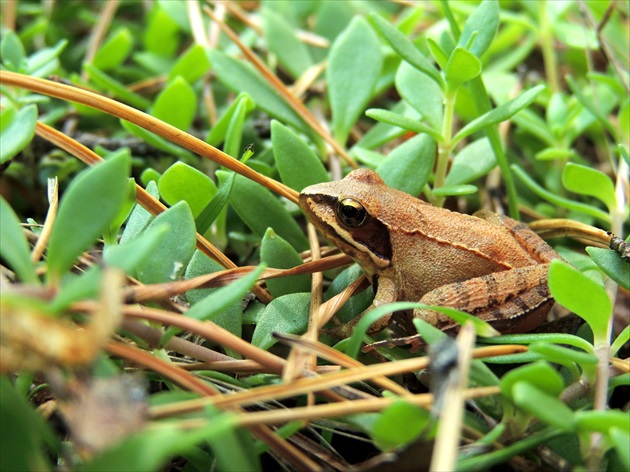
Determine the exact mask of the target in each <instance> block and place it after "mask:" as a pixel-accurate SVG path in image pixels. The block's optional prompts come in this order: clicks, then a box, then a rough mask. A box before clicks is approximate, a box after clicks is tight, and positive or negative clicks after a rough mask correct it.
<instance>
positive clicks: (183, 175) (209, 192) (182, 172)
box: [158, 162, 217, 217]
mask: <svg viewBox="0 0 630 472" xmlns="http://www.w3.org/2000/svg"><path fill="white" fill-rule="evenodd" d="M158 189H159V191H160V195H161V196H162V198H163V199H164V201H165V202H166V203H168V204H169V205H175V204H176V203H177V202H180V201H182V200H184V201H185V202H186V203H188V206H189V207H190V211H191V212H192V214H193V216H194V217H197V216H199V214H200V213H201V211H202V210H203V209H204V208H205V207H206V205H208V203H210V200H211V199H212V197H214V195H215V194H216V193H217V186H216V185H215V183H214V182H213V181H212V179H210V177H208V176H207V175H206V174H204V173H203V172H201V171H199V170H197V169H195V168H194V167H191V166H189V165H188V164H185V163H183V162H176V163H175V164H173V165H172V166H171V167H169V168H168V169H166V171H165V172H164V173H163V174H162V176H161V177H160V180H159V181H158Z"/></svg>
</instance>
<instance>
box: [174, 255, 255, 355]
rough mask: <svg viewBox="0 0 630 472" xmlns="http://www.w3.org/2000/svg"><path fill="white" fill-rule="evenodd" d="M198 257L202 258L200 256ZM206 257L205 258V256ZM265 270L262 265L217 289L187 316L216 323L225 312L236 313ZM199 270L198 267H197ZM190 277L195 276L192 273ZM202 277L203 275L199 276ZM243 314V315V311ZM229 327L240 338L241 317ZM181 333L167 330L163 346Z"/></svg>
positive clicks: (192, 307) (195, 305) (179, 330)
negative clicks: (237, 305) (216, 318)
mask: <svg viewBox="0 0 630 472" xmlns="http://www.w3.org/2000/svg"><path fill="white" fill-rule="evenodd" d="M197 257H202V255H199V256H197ZM203 257H205V256H203ZM264 269H265V265H264V264H263V265H260V266H258V267H257V268H256V269H254V270H253V271H251V272H250V273H249V274H247V275H245V276H243V277H241V278H240V279H238V280H237V281H235V282H232V283H231V284H229V285H227V286H225V287H221V288H219V289H215V290H214V291H213V292H212V293H210V294H209V295H207V296H206V297H204V298H202V299H201V300H199V301H198V302H197V303H195V304H194V305H193V306H191V307H190V309H189V310H188V311H187V312H186V314H185V316H187V317H188V318H194V319H196V320H210V321H214V318H215V317H218V316H220V315H221V314H223V312H224V311H226V310H228V309H230V313H234V311H233V309H234V305H235V304H236V303H237V302H238V303H241V301H242V299H243V297H244V296H245V294H246V293H247V292H249V291H250V290H251V288H252V287H253V286H254V284H255V283H256V280H258V277H260V274H261V273H262V271H263V270H264ZM197 270H198V267H197ZM190 275H193V274H192V272H191V274H190ZM198 275H201V274H198ZM240 311H241V314H242V310H240ZM234 321H236V323H234ZM229 326H230V327H231V328H232V329H233V330H234V331H236V332H235V333H234V334H236V335H238V336H240V327H241V324H240V316H239V317H238V318H237V319H236V320H232V322H230V323H229ZM179 332H181V329H179V328H174V327H173V328H169V329H167V330H166V333H165V334H164V337H163V338H162V344H164V343H166V342H167V341H168V340H169V339H171V337H173V336H174V335H175V334H177V333H179Z"/></svg>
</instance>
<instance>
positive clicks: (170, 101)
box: [151, 76, 197, 131]
mask: <svg viewBox="0 0 630 472" xmlns="http://www.w3.org/2000/svg"><path fill="white" fill-rule="evenodd" d="M196 109H197V97H196V95H195V92H194V90H193V89H192V87H191V86H190V85H188V82H186V81H185V80H184V79H183V78H182V77H180V76H177V77H175V78H174V79H173V80H171V81H170V82H169V83H168V85H167V86H166V87H164V89H163V90H162V91H161V92H160V94H159V95H158V96H157V98H156V99H155V102H154V103H153V109H152V110H151V114H152V115H153V116H155V117H156V118H159V119H160V120H162V121H165V122H166V123H169V124H171V125H173V126H175V127H176V128H179V129H181V130H183V131H186V130H188V129H189V128H190V126H191V125H192V122H193V119H194V118H195V111H196Z"/></svg>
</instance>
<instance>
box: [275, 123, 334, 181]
mask: <svg viewBox="0 0 630 472" xmlns="http://www.w3.org/2000/svg"><path fill="white" fill-rule="evenodd" d="M271 144H272V145H273V156H274V159H275V160H276V165H277V166H278V172H279V173H280V177H281V178H282V181H283V182H284V183H285V184H287V185H288V186H289V187H291V188H292V189H293V190H297V191H298V192H300V191H302V189H304V188H306V187H308V186H309V185H313V184H316V183H319V182H326V181H328V180H330V178H329V176H328V172H326V169H325V168H324V165H323V164H322V161H321V160H320V159H319V157H317V155H315V153H314V152H313V150H312V149H311V148H310V147H309V146H308V145H307V144H306V143H305V142H304V141H302V140H301V139H300V138H299V137H298V135H297V134H295V133H294V132H293V131H291V130H290V129H289V128H287V127H286V126H284V125H283V124H282V123H280V122H278V121H275V120H274V121H272V122H271Z"/></svg>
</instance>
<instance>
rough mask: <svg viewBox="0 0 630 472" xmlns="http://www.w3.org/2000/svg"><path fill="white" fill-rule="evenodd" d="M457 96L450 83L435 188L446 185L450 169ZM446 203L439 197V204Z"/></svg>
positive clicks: (447, 88)
mask: <svg viewBox="0 0 630 472" xmlns="http://www.w3.org/2000/svg"><path fill="white" fill-rule="evenodd" d="M456 97H457V89H452V88H451V87H449V86H448V85H447V86H446V91H445V92H444V117H443V118H442V138H443V141H442V142H441V143H438V155H437V166H436V169H435V182H434V185H433V188H434V189H435V188H440V187H444V180H445V179H446V170H447V169H448V161H449V158H450V156H451V150H452V148H453V142H452V139H451V138H452V137H453V113H454V111H455V98H456ZM442 203H444V197H440V198H439V199H438V204H439V205H438V206H441V205H442Z"/></svg>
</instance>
